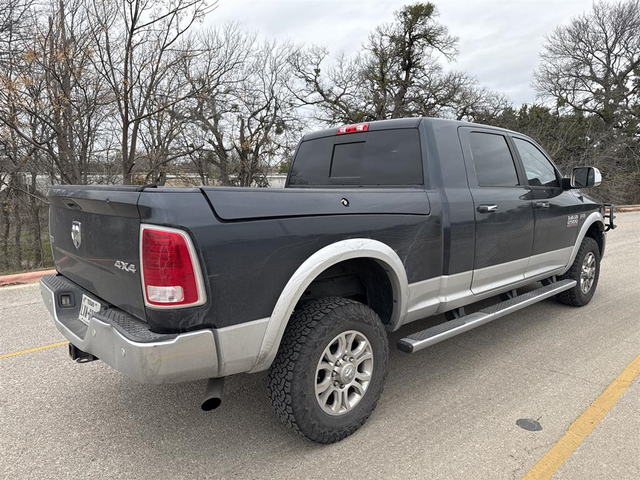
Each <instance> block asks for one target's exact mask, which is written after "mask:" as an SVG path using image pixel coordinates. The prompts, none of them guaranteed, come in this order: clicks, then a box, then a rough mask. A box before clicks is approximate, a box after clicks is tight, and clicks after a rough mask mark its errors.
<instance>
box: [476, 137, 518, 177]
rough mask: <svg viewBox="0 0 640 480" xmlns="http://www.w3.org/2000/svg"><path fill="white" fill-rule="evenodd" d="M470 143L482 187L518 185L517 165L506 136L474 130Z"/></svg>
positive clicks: (477, 175)
mask: <svg viewBox="0 0 640 480" xmlns="http://www.w3.org/2000/svg"><path fill="white" fill-rule="evenodd" d="M469 143H470V146H471V156H472V157H473V164H474V165H475V167H476V177H477V179H478V185H480V186H482V187H513V186H515V185H518V175H517V174H516V166H515V164H514V163H513V157H512V156H511V151H510V150H509V146H508V145H507V139H506V138H505V137H504V136H502V135H498V134H493V133H481V132H472V133H471V134H470V135H469Z"/></svg>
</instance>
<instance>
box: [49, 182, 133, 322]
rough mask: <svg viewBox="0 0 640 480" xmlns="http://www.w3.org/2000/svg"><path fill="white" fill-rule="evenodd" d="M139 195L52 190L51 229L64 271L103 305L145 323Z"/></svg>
mask: <svg viewBox="0 0 640 480" xmlns="http://www.w3.org/2000/svg"><path fill="white" fill-rule="evenodd" d="M139 197H140V192H139V191H138V189H137V188H136V187H118V186H109V187H93V186H60V187H53V188H51V190H50V191H49V202H50V205H51V206H50V210H49V228H50V232H51V248H52V250H53V257H54V261H55V266H56V270H57V271H58V272H59V273H61V274H62V275H64V276H65V277H67V278H68V279H69V280H71V281H73V282H75V283H77V284H78V285H80V286H81V287H83V288H84V289H86V290H88V291H89V292H91V293H93V294H94V295H95V296H96V297H98V299H100V300H102V301H103V302H106V303H109V304H114V305H117V306H118V308H120V309H122V310H124V311H126V312H128V313H130V314H132V315H135V316H136V317H138V318H140V319H142V320H145V309H144V300H143V295H142V285H141V280H140V272H139V262H140V256H139V248H140V247H139V237H140V216H139V214H138V198H139ZM80 300H81V299H78V300H77V301H80Z"/></svg>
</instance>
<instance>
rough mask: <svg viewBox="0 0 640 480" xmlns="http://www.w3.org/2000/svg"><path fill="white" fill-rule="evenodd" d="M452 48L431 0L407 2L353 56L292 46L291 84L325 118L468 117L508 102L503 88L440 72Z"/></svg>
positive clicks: (453, 42) (453, 41)
mask: <svg viewBox="0 0 640 480" xmlns="http://www.w3.org/2000/svg"><path fill="white" fill-rule="evenodd" d="M456 55H457V38H456V37H453V36H452V35H451V34H450V33H449V31H448V30H447V28H446V27H445V26H443V25H442V24H440V23H439V22H438V21H437V11H436V9H435V6H434V5H433V4H431V3H417V4H414V5H407V6H405V7H403V8H402V9H401V10H400V11H398V12H396V14H395V20H394V22H392V23H388V24H384V25H382V26H380V27H378V28H377V29H376V30H375V31H374V32H373V33H371V35H369V38H368V40H367V42H366V43H365V44H364V46H363V50H362V51H361V52H360V53H359V54H357V55H356V56H355V57H353V58H347V57H345V56H344V55H339V56H338V58H337V59H336V61H335V62H333V65H329V66H327V64H328V63H330V62H329V61H328V52H327V51H326V50H325V49H322V48H318V47H314V48H311V49H306V50H305V49H301V50H298V51H296V52H294V53H293V54H292V55H291V57H290V61H291V63H292V67H293V70H294V72H295V80H296V82H293V84H292V86H291V90H292V92H294V94H295V95H296V98H297V99H298V101H299V102H300V103H301V104H303V105H307V106H313V107H315V108H317V110H318V112H319V115H318V116H317V118H318V120H321V121H323V122H326V123H329V124H335V123H339V122H346V123H349V122H359V121H365V120H382V119H386V118H400V117H409V116H439V117H452V118H458V119H473V118H474V116H476V115H479V114H481V113H482V114H486V112H494V114H497V113H499V112H500V111H502V110H503V109H504V108H505V107H507V106H508V105H509V103H510V102H509V101H508V99H507V98H506V97H504V96H503V95H499V94H497V93H495V92H491V91H489V90H488V89H486V88H483V87H481V86H480V85H478V82H477V80H476V79H475V78H473V77H472V76H470V75H468V74H466V73H463V72H455V71H453V72H451V71H445V69H444V67H443V63H442V62H443V61H449V60H453V59H454V58H455V56H456Z"/></svg>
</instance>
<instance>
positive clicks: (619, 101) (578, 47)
mask: <svg viewBox="0 0 640 480" xmlns="http://www.w3.org/2000/svg"><path fill="white" fill-rule="evenodd" d="M638 32H640V0H627V1H625V2H620V3H609V2H606V1H601V2H598V3H595V4H594V5H593V7H592V9H591V12H588V13H585V14H583V15H580V16H578V17H576V18H574V19H573V20H572V21H571V22H570V23H569V24H568V25H562V26H559V27H557V28H556V29H555V30H554V31H553V33H551V34H550V35H549V36H548V37H547V41H546V44H545V48H544V51H543V52H542V54H541V55H540V57H541V65H540V68H539V69H538V71H537V72H536V74H535V82H534V85H535V87H536V89H537V90H538V91H539V92H540V94H541V95H542V96H543V97H544V98H546V99H553V100H555V102H556V104H557V106H558V107H559V108H562V107H565V106H568V107H570V108H571V109H574V110H576V111H580V112H583V113H587V114H591V115H596V116H598V117H600V118H601V119H602V121H603V122H604V123H605V125H606V126H607V127H611V126H614V125H617V126H623V124H624V123H625V122H626V120H625V119H626V118H629V116H630V117H632V118H633V117H635V119H636V120H635V121H637V120H638V118H640V34H639V33H638Z"/></svg>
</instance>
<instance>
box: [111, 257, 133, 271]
mask: <svg viewBox="0 0 640 480" xmlns="http://www.w3.org/2000/svg"><path fill="white" fill-rule="evenodd" d="M113 266H114V267H116V268H119V269H120V270H124V271H125V272H129V273H136V271H137V270H136V266H135V265H134V264H133V263H127V262H123V261H122V260H116V263H114V264H113Z"/></svg>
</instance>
